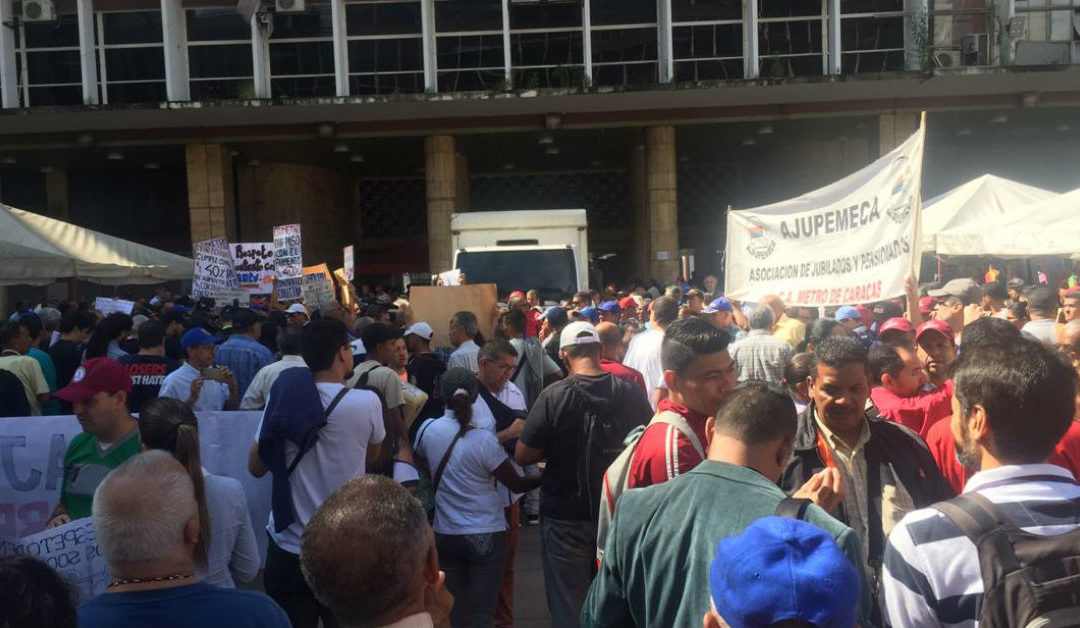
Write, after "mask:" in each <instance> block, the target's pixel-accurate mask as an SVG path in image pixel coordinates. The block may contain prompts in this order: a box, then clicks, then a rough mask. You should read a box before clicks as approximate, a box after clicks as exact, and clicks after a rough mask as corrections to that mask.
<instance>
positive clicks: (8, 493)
mask: <svg viewBox="0 0 1080 628" xmlns="http://www.w3.org/2000/svg"><path fill="white" fill-rule="evenodd" d="M196 415H197V416H198V419H199V441H200V443H201V449H200V452H201V458H202V464H203V467H205V468H206V470H207V471H209V472H210V473H214V474H218V475H224V476H228V477H231V478H236V479H237V480H239V481H240V484H241V485H242V486H243V488H244V496H245V498H246V499H247V505H248V512H249V514H250V515H251V523H252V525H253V526H254V527H255V530H256V534H255V539H256V541H257V542H258V544H259V551H260V555H261V556H263V557H264V558H265V556H266V535H265V534H261V533H260V532H259V531H260V530H261V528H262V527H263V526H264V525H265V524H266V520H267V516H268V514H269V513H270V476H269V475H267V476H266V477H263V478H261V479H255V478H253V477H252V476H251V474H250V473H248V470H247V457H248V451H249V450H250V448H251V443H252V442H253V441H254V438H255V431H256V429H257V428H258V425H259V422H260V421H261V420H262V412H258V411H255V412H196ZM81 431H82V429H81V428H80V427H79V422H78V421H77V420H76V419H75V417H73V416H70V415H68V416H45V417H40V416H39V417H19V418H9V419H4V420H3V421H0V538H4V539H19V538H24V537H28V536H31V535H33V534H36V533H38V532H40V531H42V530H44V529H45V524H46V523H48V521H49V515H51V514H52V511H53V508H55V507H56V504H57V502H58V501H59V500H60V488H61V483H62V482H63V477H64V476H63V471H64V451H65V450H66V448H67V443H69V442H70V441H71V439H72V438H74V437H75V435H77V434H78V433H80V432H81Z"/></svg>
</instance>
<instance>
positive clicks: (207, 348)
mask: <svg viewBox="0 0 1080 628" xmlns="http://www.w3.org/2000/svg"><path fill="white" fill-rule="evenodd" d="M216 342H217V338H215V337H213V336H211V335H210V334H208V333H207V332H206V331H205V330H203V329H202V328H201V327H195V328H193V329H189V330H188V331H187V332H185V333H184V335H183V337H181V338H180V349H181V350H182V351H185V352H186V353H187V361H186V362H184V364H183V366H181V367H180V368H178V369H176V370H175V371H173V372H172V373H169V374H168V375H166V376H165V380H164V381H163V382H162V383H161V390H160V391H159V392H158V396H159V397H172V398H173V399H179V400H180V401H183V402H184V403H185V404H187V405H188V407H189V408H191V409H192V410H196V411H198V410H213V411H218V410H236V409H237V408H238V407H239V406H240V395H239V389H238V387H237V385H236V377H235V376H234V375H233V374H232V371H230V370H229V369H227V368H225V367H222V366H219V367H216V368H212V367H214V352H215V347H216V346H217V345H216V344H215V343H216Z"/></svg>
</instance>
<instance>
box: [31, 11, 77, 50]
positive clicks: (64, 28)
mask: <svg viewBox="0 0 1080 628" xmlns="http://www.w3.org/2000/svg"><path fill="white" fill-rule="evenodd" d="M24 27H25V28H26V48H60V47H61V46H78V45H79V24H78V20H77V19H76V17H75V16H74V15H61V16H60V17H59V18H58V19H57V20H56V21H55V22H26V23H24ZM15 32H16V33H17V32H18V29H16V31H15Z"/></svg>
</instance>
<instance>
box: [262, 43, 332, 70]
mask: <svg viewBox="0 0 1080 628" xmlns="http://www.w3.org/2000/svg"><path fill="white" fill-rule="evenodd" d="M270 73H271V74H272V75H273V76H287V75H290V74H333V73H334V43H333V42H330V41H313V42H304V43H274V42H270Z"/></svg>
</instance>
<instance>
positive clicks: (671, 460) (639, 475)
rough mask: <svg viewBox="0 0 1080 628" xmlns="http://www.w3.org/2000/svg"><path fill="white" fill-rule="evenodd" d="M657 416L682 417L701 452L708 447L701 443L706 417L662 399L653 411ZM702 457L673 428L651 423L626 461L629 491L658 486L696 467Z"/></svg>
mask: <svg viewBox="0 0 1080 628" xmlns="http://www.w3.org/2000/svg"><path fill="white" fill-rule="evenodd" d="M656 410H657V413H660V412H664V411H666V410H671V411H672V412H678V413H679V414H681V415H683V416H684V417H685V418H686V421H687V423H689V424H690V427H691V428H692V429H693V430H694V434H695V435H697V437H698V442H700V443H701V449H702V451H705V449H706V448H707V447H708V445H707V444H706V440H705V421H706V420H708V418H709V417H707V416H705V415H704V414H702V413H700V412H696V411H694V410H691V409H689V408H685V407H683V406H680V405H678V404H676V403H675V402H673V401H671V400H670V399H664V400H663V401H661V402H660V405H659V406H657V408H656ZM702 460H704V458H703V457H702V456H700V455H698V453H697V451H696V450H695V449H694V445H693V443H691V442H690V439H688V438H687V437H686V436H684V435H683V433H682V432H681V431H680V430H679V429H678V428H677V427H675V426H674V425H669V424H667V423H653V424H651V425H649V427H647V428H645V433H644V434H642V435H641V440H640V441H638V445H637V449H635V450H634V457H633V458H632V459H631V460H630V488H641V487H643V486H652V485H653V484H662V483H664V482H667V481H668V480H670V479H671V478H674V477H676V476H679V475H682V474H684V473H686V472H688V471H690V470H691V469H693V468H694V467H696V466H698V464H700V463H701V461H702Z"/></svg>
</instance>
